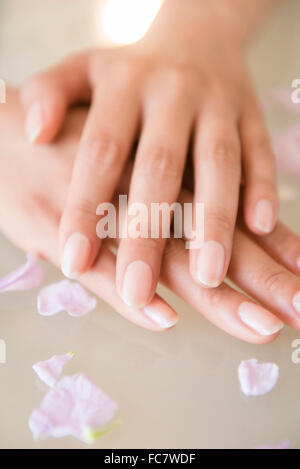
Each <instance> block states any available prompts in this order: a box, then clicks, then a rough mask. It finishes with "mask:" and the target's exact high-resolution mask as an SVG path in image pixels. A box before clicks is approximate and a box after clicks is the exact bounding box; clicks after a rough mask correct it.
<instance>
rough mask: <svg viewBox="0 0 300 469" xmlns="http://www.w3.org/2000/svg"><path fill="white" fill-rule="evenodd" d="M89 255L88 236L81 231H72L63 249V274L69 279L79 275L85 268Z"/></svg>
mask: <svg viewBox="0 0 300 469" xmlns="http://www.w3.org/2000/svg"><path fill="white" fill-rule="evenodd" d="M90 255H91V244H90V241H89V240H88V238H87V237H86V236H84V235H83V234H81V233H73V234H72V235H71V236H70V237H69V239H68V240H67V242H66V244H65V247H64V251H63V260H62V264H61V270H62V272H63V274H64V275H65V276H66V277H68V278H70V279H74V278H77V277H79V275H80V274H82V273H83V272H84V270H85V269H86V268H87V265H88V262H89V257H90Z"/></svg>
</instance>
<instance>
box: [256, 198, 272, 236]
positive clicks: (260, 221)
mask: <svg viewBox="0 0 300 469" xmlns="http://www.w3.org/2000/svg"><path fill="white" fill-rule="evenodd" d="M255 227H256V228H257V229H258V230H259V231H261V232H262V233H271V231H272V229H273V227H274V210H273V205H272V203H271V202H270V201H269V200H260V201H259V202H258V203H257V205H256V210H255Z"/></svg>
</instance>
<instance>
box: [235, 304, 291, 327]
mask: <svg viewBox="0 0 300 469" xmlns="http://www.w3.org/2000/svg"><path fill="white" fill-rule="evenodd" d="M238 314H239V317H240V318H241V320H242V321H243V323H244V324H246V326H248V327H250V328H251V329H253V330H254V331H256V332H258V333H259V334H260V335H273V334H276V333H277V332H279V331H280V330H281V329H282V328H283V326H284V324H283V322H281V321H280V319H278V318H277V317H276V316H274V314H272V313H270V312H269V311H267V310H266V309H264V308H262V307H261V306H258V305H256V304H255V303H250V302H247V301H245V302H244V303H242V304H241V305H240V307H239V310H238Z"/></svg>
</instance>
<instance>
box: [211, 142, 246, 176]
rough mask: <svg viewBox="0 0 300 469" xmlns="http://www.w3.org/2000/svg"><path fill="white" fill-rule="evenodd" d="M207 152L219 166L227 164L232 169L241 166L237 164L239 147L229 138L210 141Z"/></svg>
mask: <svg viewBox="0 0 300 469" xmlns="http://www.w3.org/2000/svg"><path fill="white" fill-rule="evenodd" d="M206 154H207V157H208V158H209V159H210V160H211V161H212V162H213V164H214V165H215V166H217V167H218V166H220V165H222V166H224V165H225V166H226V167H229V168H231V169H232V168H237V169H238V168H239V165H238V164H237V160H238V156H237V155H238V147H237V145H236V143H234V142H233V141H230V140H229V139H225V138H222V139H218V140H215V141H213V142H211V143H209V144H208V145H207V147H206Z"/></svg>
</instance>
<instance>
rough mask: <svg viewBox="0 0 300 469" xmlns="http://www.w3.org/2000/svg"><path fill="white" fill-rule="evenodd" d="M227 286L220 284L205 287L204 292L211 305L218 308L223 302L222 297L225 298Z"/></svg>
mask: <svg viewBox="0 0 300 469" xmlns="http://www.w3.org/2000/svg"><path fill="white" fill-rule="evenodd" d="M227 288H228V287H227V286H225V285H224V284H222V285H220V286H219V287H217V288H209V289H205V291H204V293H206V294H207V295H208V298H209V301H210V304H211V306H212V307H215V308H218V307H219V306H220V305H223V304H224V298H226V293H227Z"/></svg>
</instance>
